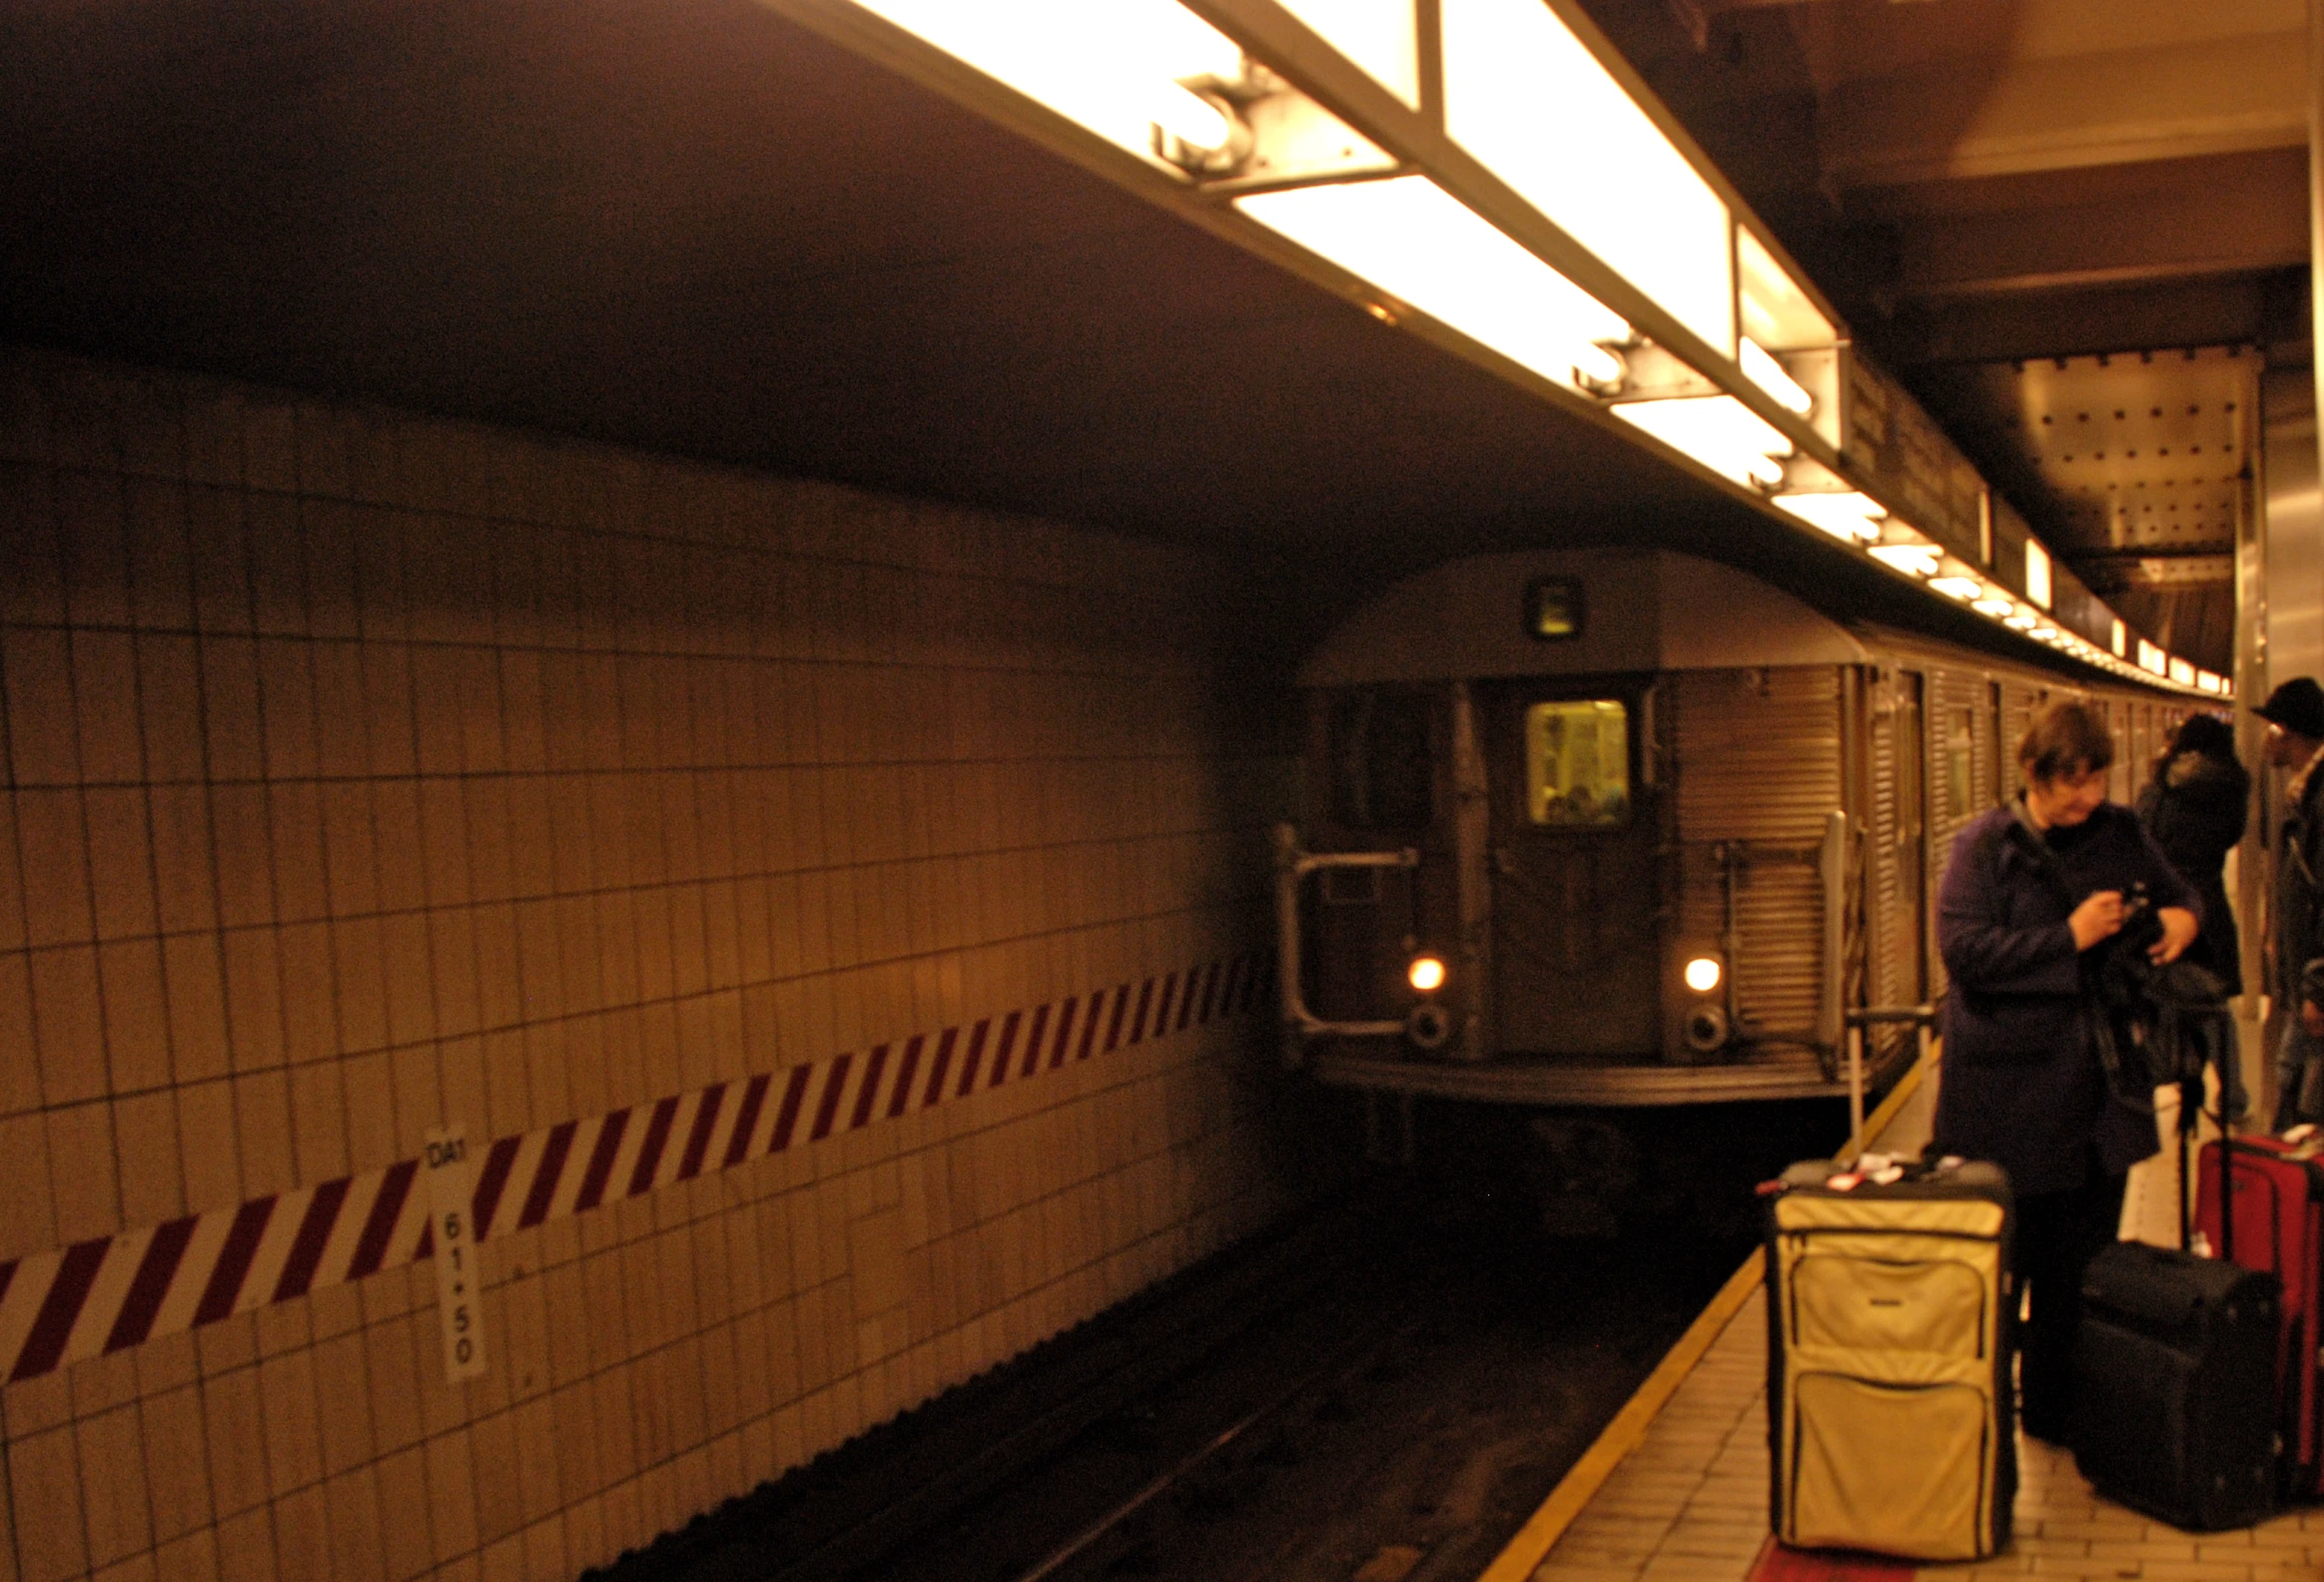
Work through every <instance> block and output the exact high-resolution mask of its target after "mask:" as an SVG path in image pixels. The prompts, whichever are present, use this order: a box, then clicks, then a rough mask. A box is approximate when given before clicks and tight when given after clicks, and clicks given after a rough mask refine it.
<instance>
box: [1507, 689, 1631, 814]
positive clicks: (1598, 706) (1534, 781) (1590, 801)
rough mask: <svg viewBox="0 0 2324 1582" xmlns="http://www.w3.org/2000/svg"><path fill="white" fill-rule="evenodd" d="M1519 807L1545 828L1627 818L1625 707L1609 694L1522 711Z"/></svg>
mask: <svg viewBox="0 0 2324 1582" xmlns="http://www.w3.org/2000/svg"><path fill="white" fill-rule="evenodd" d="M1525 812H1526V816H1527V817H1528V818H1530V819H1531V820H1532V821H1533V822H1534V823H1536V824H1539V825H1541V826H1543V827H1544V828H1547V829H1610V828H1614V827H1616V826H1618V825H1622V824H1627V823H1629V822H1630V710H1629V709H1627V708H1626V707H1624V706H1623V705H1622V704H1621V703H1619V702H1617V701H1615V700H1613V699H1611V698H1590V699H1587V700H1579V701H1572V702H1557V703H1536V704H1534V705H1533V706H1532V707H1531V708H1529V709H1527V710H1526V711H1525Z"/></svg>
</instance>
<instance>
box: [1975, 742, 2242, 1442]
mask: <svg viewBox="0 0 2324 1582" xmlns="http://www.w3.org/2000/svg"><path fill="white" fill-rule="evenodd" d="M2113 761H2114V742H2113V738H2112V737H2111V736H2109V735H2108V734H2107V731H2106V725H2105V722H2104V720H2103V719H2102V718H2101V717H2100V716H2099V715H2098V714H2097V713H2096V711H2094V710H2092V709H2090V708H2089V707H2087V706H2085V705H2083V704H2080V703H2058V704H2053V705H2051V706H2050V707H2049V708H2046V709H2044V710H2042V711H2041V712H2040V713H2039V714H2038V715H2036V716H2035V717H2034V720H2033V723H2032V726H2031V727H2030V728H2029V729H2028V730H2027V731H2026V733H2025V739H2024V740H2023V741H2022V742H2020V743H2019V744H2018V748H2017V762H2018V767H2019V769H2020V770H2021V771H2022V772H2023V774H2024V777H2025V789H2024V791H2023V792H2022V793H2020V795H2019V796H2018V797H2017V799H2016V800H2014V801H2012V802H2011V803H2009V804H2007V805H2005V806H2003V807H1998V808H1995V809H1993V810H1992V811H1991V812H1989V813H1986V814H1984V815H1983V816H1982V817H1980V818H1978V819H1977V820H1976V821H1975V822H1974V823H1972V824H1970V825H1969V826H1968V828H1967V829H1965V830H1963V831H1961V833H1960V836H1959V838H1958V839H1957V840H1956V841H1955V842H1954V844H1953V848H1952V850H1953V856H1952V862H1951V865H1950V866H1949V867H1948V868H1947V869H1946V870H1945V875H1944V887H1943V890H1942V891H1941V892H1940V894H1939V897H1938V900H1937V946H1938V948H1939V950H1940V951H1941V952H1942V953H1943V956H1944V970H1945V972H1946V974H1947V976H1948V977H1949V979H1950V988H1949V990H1948V992H1947V993H1946V995H1945V1001H1944V1022H1943V1028H1944V1067H1943V1075H1942V1077H1941V1079H1940V1082H1939V1085H1938V1090H1937V1137H1936V1147H1937V1152H1938V1153H1942V1154H1958V1155H1961V1156H1963V1157H1965V1158H1969V1159H1982V1160H1991V1161H1992V1162H1994V1163H1995V1164H1997V1165H1999V1166H2001V1167H2002V1168H2003V1169H2004V1170H2006V1171H2007V1172H2008V1173H2009V1182H2010V1185H2011V1186H2012V1187H2013V1188H2014V1189H2015V1192H2016V1200H2017V1236H2016V1257H2015V1265H2016V1273H2017V1277H2018V1279H2019V1281H2020V1282H2021V1284H2022V1285H2024V1286H2025V1287H2027V1288H2029V1290H2030V1293H2031V1294H2030V1298H2029V1300H2030V1309H2029V1312H2028V1315H2027V1322H2026V1327H2025V1333H2024V1346H2023V1350H2022V1353H2021V1361H2020V1364H2019V1392H2020V1394H2021V1396H2022V1399H2023V1422H2024V1424H2025V1431H2026V1432H2027V1433H2030V1434H2032V1435H2034V1436H2035V1437H2036V1438H2040V1439H2048V1440H2051V1441H2058V1440H2062V1439H2063V1438H2064V1437H2065V1433H2066V1424H2067V1421H2068V1414H2069V1412H2070V1410H2071V1402H2070V1400H2069V1392H2070V1390H2071V1387H2072V1383H2071V1361H2072V1345H2073V1332H2074V1326H2075V1323H2076V1322H2077V1320H2078V1318H2079V1316H2080V1306H2081V1301H2080V1297H2081V1282H2082V1269H2083V1267H2084V1266H2085V1265H2086V1264H2087V1263H2088V1262H2089V1260H2090V1259H2091V1258H2092V1257H2094V1256H2096V1254H2097V1252H2098V1249H2099V1248H2100V1247H2102V1246H2104V1245H2105V1244H2106V1243H2107V1242H2109V1241H2111V1240H2113V1239H2114V1237H2115V1234H2116V1225H2117V1222H2118V1221H2119V1220H2120V1218H2121V1213H2122V1181H2123V1176H2124V1174H2125V1173H2126V1172H2128V1170H2129V1169H2130V1167H2131V1166H2132V1165H2135V1164H2136V1163H2138V1161H2140V1160H2142V1159H2144V1158H2146V1157H2147V1156H2148V1155H2150V1154H2153V1153H2155V1152H2156V1150H2157V1148H2158V1144H2157V1142H2156V1140H2155V1132H2154V1118H2153V1117H2152V1116H2151V1115H2149V1114H2142V1113H2140V1112H2139V1111H2137V1110H2135V1109H2133V1108H2131V1107H2130V1106H2129V1105H2127V1104H2124V1103H2123V1102H2121V1101H2120V1100H2118V1099H2115V1098H2114V1097H2113V1096H2112V1095H2111V1094H2110V1093H2109V1091H2108V1088H2107V1084H2106V1076H2105V1073H2104V1071H2103V1070H2102V1069H2101V1067H2100V1064H2099V1056H2098V1051H2097V1045H2096V1043H2095V1042H2094V1040H2093V1038H2092V1033H2091V1021H2090V1015H2089V1011H2088V999H2087V996H2086V995H2085V994H2084V993H2083V987H2082V986H2083V981H2084V978H2085V975H2086V974H2088V973H2089V972H2091V971H2094V970H2095V968H2096V967H2097V966H2098V964H2099V959H2100V957H2101V956H2102V955H2103V953H2104V949H2105V948H2106V942H2107V941H2108V940H2111V939H2112V938H2113V937H2114V935H2115V934H2117V933H2119V932H2120V931H2121V928H2122V924H2123V918H2124V913H2125V907H2126V902H2125V898H2126V897H2129V896H2132V895H2134V894H2136V893H2137V892H2136V887H2138V886H2143V887H2144V892H2145V895H2146V896H2147V898H2148V899H2149V900H2150V901H2151V902H2152V904H2153V906H2154V908H2155V910H2156V915H2157V917H2158V919H2159V921H2160V923H2161V926H2162V938H2161V940H2160V941H2159V942H2157V943H2156V944H2154V945H2153V946H2152V948H2151V950H2150V954H2151V955H2152V956H2153V957H2154V958H2155V960H2157V961H2169V960H2172V959H2173V958H2175V957H2176V956H2178V955H2179V953H2180V952H2182V951H2184V950H2185V949H2186V948H2187V946H2188V945H2189V944H2191V943H2192V942H2193V940H2194V938H2195V933H2196V930H2197V927H2198V926H2199V923H2200V920H2201V903H2200V902H2199V901H2198V900H2197V899H2196V896H2195V892H2194V890H2193V889H2192V888H2191V887H2190V886H2189V885H2188V884H2187V883H2186V881H2185V880H2183V879H2181V878H2180V877H2179V876H2178V875H2177V874H2176V873H2175V872H2173V871H2172V869H2171V866H2170V863H2169V862H2168V861H2167V860H2166V859H2165V858H2164V856H2163V854H2162V852H2161V850H2160V849H2159V848H2157V847H2156V846H2155V844H2154V842H2153V840H2152V839H2151V838H2150V837H2149V836H2148V835H2147V833H2146V832H2145V830H2143V829H2142V828H2141V827H2140V826H2139V823H2138V819H2137V816H2136V815H2135V814H2133V813H2132V812H2131V811H2130V810H2129V809H2128V808H2125V807H2121V806H2118V805H2115V804H2112V803H2109V802H2107V801H2106V770H2107V767H2108V766H2109V765H2110V764H2112V763H2113Z"/></svg>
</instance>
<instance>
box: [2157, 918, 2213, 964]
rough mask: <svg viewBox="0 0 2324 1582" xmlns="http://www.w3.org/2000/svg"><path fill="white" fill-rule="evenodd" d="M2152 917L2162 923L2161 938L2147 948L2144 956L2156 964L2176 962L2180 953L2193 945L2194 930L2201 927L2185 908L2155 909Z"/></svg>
mask: <svg viewBox="0 0 2324 1582" xmlns="http://www.w3.org/2000/svg"><path fill="white" fill-rule="evenodd" d="M2154 915H2155V917H2156V918H2157V919H2159V920H2160V921H2161V923H2162V938H2161V939H2159V940H2156V941H2155V942H2154V943H2153V944H2152V945H2150V946H2148V947H2147V950H2146V954H2147V955H2148V956H2149V957H2150V958H2151V959H2153V960H2154V961H2157V962H2174V961H2177V960H2178V959H2179V955H2180V953H2181V952H2183V951H2184V950H2185V949H2186V948H2187V947H2188V946H2189V945H2192V944H2194V943H2195V933H2196V930H2197V929H2199V928H2200V927H2201V926H2202V925H2200V924H2198V923H2197V922H2196V921H2195V914H2194V913H2192V912H2189V911H2188V910H2187V909H2186V908H2185V907H2157V908H2155V912H2154Z"/></svg>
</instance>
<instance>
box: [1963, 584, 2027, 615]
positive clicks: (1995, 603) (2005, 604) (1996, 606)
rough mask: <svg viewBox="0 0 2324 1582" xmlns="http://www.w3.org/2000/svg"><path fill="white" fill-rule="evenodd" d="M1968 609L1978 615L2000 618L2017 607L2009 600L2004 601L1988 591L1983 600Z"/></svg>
mask: <svg viewBox="0 0 2324 1582" xmlns="http://www.w3.org/2000/svg"><path fill="white" fill-rule="evenodd" d="M1969 607H1970V608H1971V609H1973V610H1975V611H1976V612H1977V613H1978V614H1979V615H1993V616H2002V615H2006V614H2008V613H2009V612H2010V611H2011V610H2013V609H2015V608H2016V607H2017V606H2016V605H2015V604H2014V603H2013V602H2011V601H2010V600H2009V599H2006V598H2004V597H2002V596H2000V595H1999V594H1997V593H1994V592H1991V591H1990V590H1988V591H1987V592H1986V594H1985V596H1984V597H1983V598H1981V599H1978V600H1977V601H1976V602H1975V603H1974V604H1972V605H1970V606H1969Z"/></svg>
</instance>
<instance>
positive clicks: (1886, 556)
mask: <svg viewBox="0 0 2324 1582" xmlns="http://www.w3.org/2000/svg"><path fill="white" fill-rule="evenodd" d="M1865 553H1866V554H1869V555H1871V556H1872V557H1873V558H1874V559H1875V560H1878V561H1879V562H1880V563H1881V564H1883V565H1885V566H1890V567H1893V568H1895V569H1896V570H1899V571H1902V572H1904V573H1905V574H1906V575H1907V576H1917V577H1925V576H1935V575H1936V574H1937V563H1938V562H1939V561H1941V560H1942V559H1943V558H1944V553H1943V551H1942V550H1940V549H1938V548H1937V545H1935V544H1912V543H1899V544H1874V545H1873V546H1872V547H1871V548H1870V549H1867V550H1866V551H1865Z"/></svg>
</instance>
